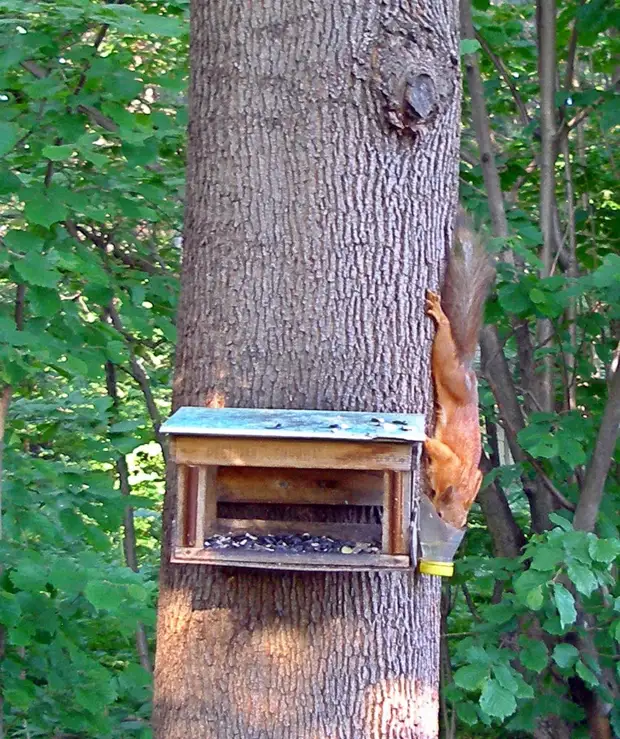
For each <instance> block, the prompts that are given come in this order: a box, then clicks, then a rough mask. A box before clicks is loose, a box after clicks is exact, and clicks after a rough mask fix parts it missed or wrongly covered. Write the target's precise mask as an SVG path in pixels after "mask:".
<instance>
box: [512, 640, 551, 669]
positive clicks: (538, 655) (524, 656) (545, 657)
mask: <svg viewBox="0 0 620 739" xmlns="http://www.w3.org/2000/svg"><path fill="white" fill-rule="evenodd" d="M519 644H520V645H521V649H520V650H519V661H520V662H521V664H522V665H523V667H526V668H527V669H528V670H532V672H542V671H543V670H544V669H545V668H546V667H547V665H548V663H549V652H548V650H547V646H546V644H545V643H544V642H543V641H537V640H536V639H529V638H527V637H520V638H519Z"/></svg>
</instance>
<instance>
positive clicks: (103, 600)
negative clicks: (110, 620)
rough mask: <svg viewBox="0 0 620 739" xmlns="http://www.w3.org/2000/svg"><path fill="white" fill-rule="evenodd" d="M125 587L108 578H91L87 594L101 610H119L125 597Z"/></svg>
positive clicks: (86, 590)
mask: <svg viewBox="0 0 620 739" xmlns="http://www.w3.org/2000/svg"><path fill="white" fill-rule="evenodd" d="M124 593H125V591H124V589H123V588H122V587H120V586H118V585H116V584H115V583H111V582H108V581H106V580H91V581H90V582H89V583H88V585H87V586H86V589H85V595H86V597H87V598H88V600H89V601H90V602H91V603H92V605H93V606H94V607H95V608H97V610H101V609H103V608H105V609H106V610H108V611H115V610H118V609H119V608H120V607H121V605H122V603H123V597H124Z"/></svg>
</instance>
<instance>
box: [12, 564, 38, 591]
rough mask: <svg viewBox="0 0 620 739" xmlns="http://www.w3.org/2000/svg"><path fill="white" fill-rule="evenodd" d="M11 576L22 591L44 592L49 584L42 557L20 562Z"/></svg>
mask: <svg viewBox="0 0 620 739" xmlns="http://www.w3.org/2000/svg"><path fill="white" fill-rule="evenodd" d="M9 576H10V578H11V580H12V582H13V584H14V585H15V587H17V588H19V589H20V590H29V591H33V592H37V591H39V590H43V589H44V588H45V585H46V584H47V573H46V571H45V567H44V566H43V562H42V558H40V557H36V558H33V557H29V558H28V559H23V560H22V561H20V562H18V564H17V566H16V568H15V569H14V570H13V571H12V572H11V573H10V575H9Z"/></svg>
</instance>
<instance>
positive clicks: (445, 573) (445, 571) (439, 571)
mask: <svg viewBox="0 0 620 739" xmlns="http://www.w3.org/2000/svg"><path fill="white" fill-rule="evenodd" d="M420 572H421V573H422V574H423V575H439V576H440V577H452V575H453V574H454V562H433V561H432V560H429V559H421V560H420Z"/></svg>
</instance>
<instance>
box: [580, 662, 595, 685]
mask: <svg viewBox="0 0 620 739" xmlns="http://www.w3.org/2000/svg"><path fill="white" fill-rule="evenodd" d="M575 672H576V673H577V674H578V675H579V677H580V678H581V679H582V680H583V681H584V683H586V684H587V685H589V686H590V687H591V688H596V687H597V686H598V685H599V679H598V677H597V676H596V675H595V674H594V673H593V672H592V670H590V668H588V667H586V666H585V665H584V664H583V662H582V661H581V660H578V662H577V664H576V665H575Z"/></svg>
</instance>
